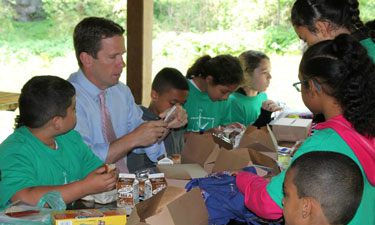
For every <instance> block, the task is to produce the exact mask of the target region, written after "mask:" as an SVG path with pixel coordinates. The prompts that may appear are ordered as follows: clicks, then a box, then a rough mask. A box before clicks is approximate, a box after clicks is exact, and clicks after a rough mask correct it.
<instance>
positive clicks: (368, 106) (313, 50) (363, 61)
mask: <svg viewBox="0 0 375 225" xmlns="http://www.w3.org/2000/svg"><path fill="white" fill-rule="evenodd" d="M299 72H300V74H301V76H302V79H314V80H315V81H316V82H317V83H318V84H319V85H320V86H321V88H322V90H323V91H324V92H325V93H326V94H327V95H330V96H332V97H334V98H335V99H336V101H337V102H338V103H339V104H340V106H341V107H342V110H343V115H344V117H345V118H346V119H347V120H348V121H349V122H350V123H351V124H352V126H353V127H354V128H355V130H356V131H357V132H358V133H360V134H362V135H364V136H366V137H374V136H375V126H373V125H374V124H375V65H374V62H373V60H372V59H371V58H370V57H369V56H368V54H367V50H366V49H365V48H364V47H363V46H362V45H361V44H360V43H359V42H358V41H356V40H354V38H352V37H351V36H350V35H347V34H341V35H339V36H337V37H336V38H335V39H334V40H326V41H322V42H319V43H317V44H315V45H312V46H311V47H309V48H308V49H307V51H306V52H305V53H304V55H303V57H302V60H301V63H300V66H299ZM303 85H306V86H308V83H307V82H304V83H303Z"/></svg>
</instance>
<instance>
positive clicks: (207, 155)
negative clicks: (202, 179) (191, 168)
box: [181, 133, 220, 172]
mask: <svg viewBox="0 0 375 225" xmlns="http://www.w3.org/2000/svg"><path fill="white" fill-rule="evenodd" d="M219 149H220V148H219V145H218V144H216V143H215V142H214V140H213V138H212V135H211V134H195V133H191V134H189V137H188V139H187V140H186V143H185V144H184V147H183V149H182V152H181V163H182V164H187V163H197V164H199V165H201V167H202V168H203V169H204V170H205V171H207V172H211V169H212V165H213V163H214V162H215V160H216V158H217V155H218V153H219ZM210 164H211V165H210Z"/></svg>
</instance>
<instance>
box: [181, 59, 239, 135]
mask: <svg viewBox="0 0 375 225" xmlns="http://www.w3.org/2000/svg"><path fill="white" fill-rule="evenodd" d="M186 77H187V78H188V83H189V89H190V91H189V95H188V98H187V101H186V103H185V104H184V108H185V109H186V114H187V115H188V124H187V128H186V131H188V132H200V133H203V132H205V131H207V130H210V129H212V128H214V127H217V126H219V125H227V124H229V123H230V108H229V104H228V101H227V99H228V97H229V95H230V94H231V93H233V92H234V91H235V90H236V89H237V87H238V85H239V84H240V83H241V82H242V80H243V74H242V69H241V66H240V63H239V61H238V59H237V58H236V57H233V56H231V55H218V56H216V57H214V58H211V57H210V56H209V55H205V56H202V57H200V58H199V59H197V60H196V61H195V63H194V64H193V66H192V67H190V68H189V69H188V71H187V75H186Z"/></svg>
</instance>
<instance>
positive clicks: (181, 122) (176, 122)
mask: <svg viewBox="0 0 375 225" xmlns="http://www.w3.org/2000/svg"><path fill="white" fill-rule="evenodd" d="M168 111H169V110H166V111H165V112H162V113H160V115H159V117H160V118H165V117H166V116H167V113H168ZM171 116H172V117H173V120H171V121H170V122H168V126H167V127H168V128H179V127H183V126H185V125H186V124H187V114H186V110H185V109H184V108H182V106H180V105H176V109H175V111H174V112H173V114H172V115H171Z"/></svg>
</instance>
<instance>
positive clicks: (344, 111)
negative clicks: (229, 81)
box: [236, 34, 375, 225]
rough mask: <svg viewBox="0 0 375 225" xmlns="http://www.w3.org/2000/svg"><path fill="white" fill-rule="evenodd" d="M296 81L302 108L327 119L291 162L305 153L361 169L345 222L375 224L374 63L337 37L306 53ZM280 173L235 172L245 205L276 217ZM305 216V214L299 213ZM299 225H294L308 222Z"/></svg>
mask: <svg viewBox="0 0 375 225" xmlns="http://www.w3.org/2000/svg"><path fill="white" fill-rule="evenodd" d="M298 78H299V80H300V81H299V82H297V83H294V84H293V86H294V87H295V88H296V89H297V90H298V91H301V93H302V99H303V102H304V103H305V105H306V106H307V107H308V108H309V109H310V110H311V111H312V112H313V113H322V114H323V115H324V117H325V118H326V120H327V121H326V122H323V123H320V124H318V125H317V127H316V131H315V133H314V135H313V136H311V137H309V138H308V139H307V140H306V141H305V142H304V143H303V144H302V145H301V147H300V148H299V149H298V150H297V152H296V153H295V155H294V157H293V161H294V160H295V159H297V158H298V157H299V156H301V155H303V154H305V153H307V152H311V151H332V152H338V153H342V154H345V155H347V156H349V157H350V158H351V159H352V160H353V161H354V162H356V163H357V165H358V166H359V167H360V169H361V171H362V175H363V177H364V191H363V196H362V200H361V203H360V205H359V208H358V210H357V211H356V213H355V215H354V217H353V219H352V220H351V221H350V222H349V223H348V224H358V225H360V224H361V225H362V224H375V215H374V212H375V204H374V202H375V187H374V186H375V169H374V168H375V150H374V149H375V138H374V137H375V65H374V63H373V61H372V59H371V58H370V57H369V56H368V54H367V51H366V49H365V48H364V47H363V46H362V45H361V44H360V43H359V42H358V41H356V40H354V39H353V38H352V37H351V36H349V35H347V34H341V35H339V36H337V37H336V38H335V39H334V40H326V41H322V42H319V43H317V44H315V45H312V46H311V47H309V48H308V49H307V51H306V52H305V53H304V55H303V58H302V61H301V64H300V67H299V76H298ZM317 163H319V162H317ZM285 173H286V171H283V172H282V173H280V174H279V175H277V176H275V177H272V178H271V181H270V182H269V181H268V180H266V179H265V178H263V177H259V176H257V175H254V174H251V173H247V172H240V173H238V174H237V178H236V183H237V186H238V188H239V190H240V192H241V193H244V194H245V204H246V206H247V207H248V208H249V209H250V210H252V211H254V213H256V214H257V215H258V216H261V217H264V218H267V219H278V218H280V217H281V216H282V213H283V202H286V201H289V200H290V199H289V196H284V194H283V191H282V187H283V183H284V178H285ZM327 191H329V190H327ZM300 197H301V196H300ZM334 200H335V199H327V201H334ZM301 208H304V209H308V208H309V206H308V205H306V206H303V207H301ZM306 213H309V211H308V210H305V211H303V212H300V213H299V215H301V216H302V215H304V214H306ZM330 214H332V212H330V211H328V212H327V214H326V212H325V216H326V217H327V219H328V218H332V215H330ZM306 218H307V217H306ZM300 219H301V220H304V218H302V217H301V218H300ZM304 221H305V223H299V224H312V223H311V221H310V223H309V221H307V220H304ZM329 222H330V224H336V223H334V222H333V221H329Z"/></svg>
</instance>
